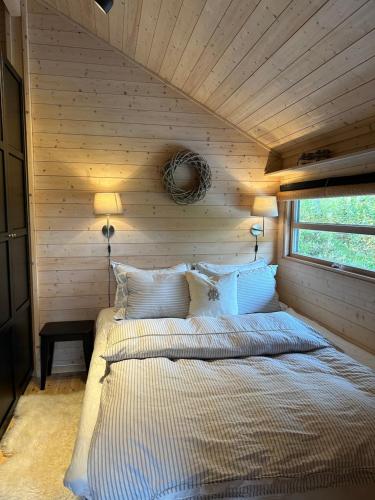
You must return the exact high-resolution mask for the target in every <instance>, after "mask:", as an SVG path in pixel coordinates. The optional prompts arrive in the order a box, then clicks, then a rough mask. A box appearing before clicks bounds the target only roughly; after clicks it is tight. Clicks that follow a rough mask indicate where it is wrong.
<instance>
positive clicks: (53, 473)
mask: <svg viewBox="0 0 375 500" xmlns="http://www.w3.org/2000/svg"><path fill="white" fill-rule="evenodd" d="M82 399H83V391H79V392H73V393H71V394H56V395H47V394H35V395H27V396H22V397H21V398H20V400H19V402H18V405H17V408H16V412H15V418H14V420H13V425H12V426H11V428H10V429H8V431H7V432H6V434H5V436H4V437H3V439H2V441H1V443H0V449H1V450H2V452H3V454H4V455H6V456H7V459H6V460H5V462H4V463H1V464H0V499H1V500H5V499H6V500H42V499H43V500H68V499H69V500H70V499H74V498H77V497H75V496H74V495H73V494H72V493H71V492H70V491H69V490H68V489H66V488H65V487H64V485H63V477H64V474H65V471H66V469H67V467H68V465H69V462H70V459H71V456H72V451H73V446H74V441H75V437H76V433H77V428H78V423H79V417H80V412H81V404H82Z"/></svg>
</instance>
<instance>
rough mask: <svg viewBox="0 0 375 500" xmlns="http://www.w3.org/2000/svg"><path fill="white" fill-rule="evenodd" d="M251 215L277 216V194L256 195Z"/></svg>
mask: <svg viewBox="0 0 375 500" xmlns="http://www.w3.org/2000/svg"><path fill="white" fill-rule="evenodd" d="M251 215H254V216H258V217H277V216H278V215H279V212H278V209H277V198H276V196H256V197H255V198H254V203H253V208H252V210H251Z"/></svg>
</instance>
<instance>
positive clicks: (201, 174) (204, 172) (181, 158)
mask: <svg viewBox="0 0 375 500" xmlns="http://www.w3.org/2000/svg"><path fill="white" fill-rule="evenodd" d="M182 166H188V167H192V168H194V169H195V171H196V174H197V176H198V181H197V184H196V185H195V186H193V187H192V188H190V189H186V188H182V187H178V186H177V185H176V182H175V178H174V175H175V172H176V170H177V168H178V167H182ZM162 174H163V184H164V187H165V189H166V191H167V192H168V193H169V194H170V196H171V198H172V199H173V200H174V202H175V203H177V204H178V205H189V204H191V203H196V202H197V201H199V200H202V199H203V198H204V197H205V196H206V193H207V191H208V190H209V189H210V187H211V170H210V167H209V165H208V163H207V162H206V160H205V159H204V158H202V157H201V156H199V155H198V154H196V153H193V152H192V151H180V152H179V153H176V154H175V155H174V156H173V157H172V158H171V159H170V160H169V161H167V163H166V164H165V165H164V167H163V171H162Z"/></svg>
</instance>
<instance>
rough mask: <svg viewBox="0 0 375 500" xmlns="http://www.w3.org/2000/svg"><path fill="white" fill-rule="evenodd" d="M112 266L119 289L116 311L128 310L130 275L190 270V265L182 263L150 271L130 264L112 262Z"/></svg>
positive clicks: (116, 297)
mask: <svg viewBox="0 0 375 500" xmlns="http://www.w3.org/2000/svg"><path fill="white" fill-rule="evenodd" d="M111 266H112V269H113V273H114V275H115V278H116V283H117V289H116V296H115V303H114V307H115V308H116V309H120V308H126V306H127V299H128V288H127V275H128V273H134V272H138V271H139V272H140V271H142V272H147V273H152V274H155V273H176V272H185V271H188V270H189V269H190V265H189V264H185V263H181V264H177V265H176V266H173V267H168V268H165V269H150V270H143V269H138V268H137V267H133V266H130V265H128V264H123V263H121V262H115V261H112V262H111Z"/></svg>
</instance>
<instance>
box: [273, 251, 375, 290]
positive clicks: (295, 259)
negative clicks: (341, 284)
mask: <svg viewBox="0 0 375 500" xmlns="http://www.w3.org/2000/svg"><path fill="white" fill-rule="evenodd" d="M282 258H283V259H285V260H286V261H289V262H297V263H299V264H304V265H306V266H310V267H315V268H318V269H324V270H325V271H329V272H331V273H336V274H340V275H341V276H347V277H348V278H353V279H359V280H362V281H367V282H369V283H372V284H375V277H373V276H366V275H365V274H359V273H355V272H352V271H347V270H344V269H337V268H335V267H331V266H330V265H326V264H321V263H319V262H313V261H310V260H306V259H304V258H303V257H296V256H292V255H284V256H283V257H282Z"/></svg>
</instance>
